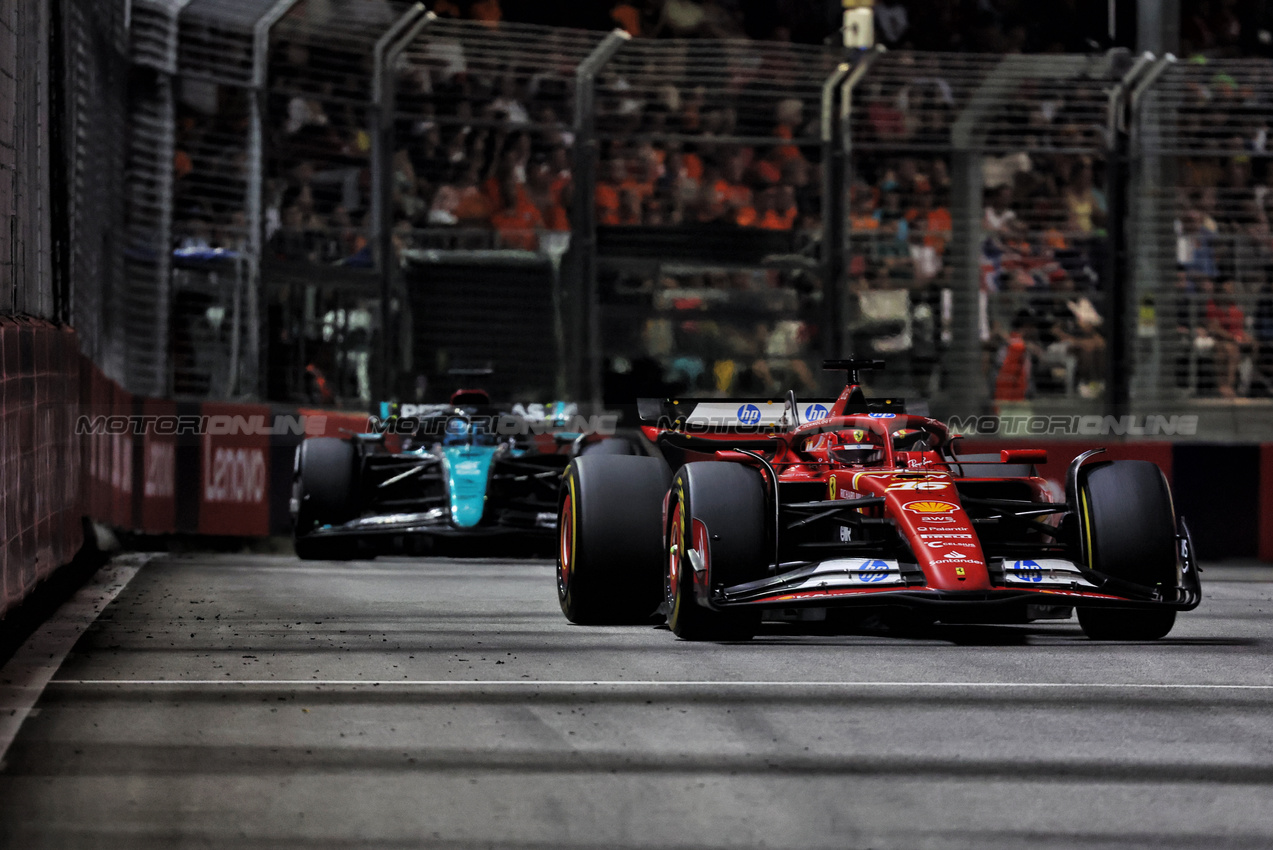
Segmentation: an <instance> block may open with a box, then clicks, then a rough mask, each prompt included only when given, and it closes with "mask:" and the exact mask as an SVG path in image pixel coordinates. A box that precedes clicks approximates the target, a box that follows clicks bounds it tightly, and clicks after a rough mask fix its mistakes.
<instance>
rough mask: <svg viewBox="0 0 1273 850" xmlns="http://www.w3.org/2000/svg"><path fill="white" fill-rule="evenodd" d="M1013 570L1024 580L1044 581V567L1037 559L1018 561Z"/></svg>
mask: <svg viewBox="0 0 1273 850" xmlns="http://www.w3.org/2000/svg"><path fill="white" fill-rule="evenodd" d="M1013 572H1015V573H1016V574H1017V578H1019V579H1021V580H1022V581H1036V582H1037V581H1043V569H1042V568H1041V567H1040V566H1039V564H1038V562H1036V561H1017V563H1016V566H1015V569H1014V570H1013Z"/></svg>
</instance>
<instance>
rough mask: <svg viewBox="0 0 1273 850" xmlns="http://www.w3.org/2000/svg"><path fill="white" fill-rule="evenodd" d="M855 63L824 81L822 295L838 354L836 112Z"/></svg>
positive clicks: (840, 201) (840, 242) (840, 232)
mask: <svg viewBox="0 0 1273 850" xmlns="http://www.w3.org/2000/svg"><path fill="white" fill-rule="evenodd" d="M852 67H853V66H852V65H851V64H849V63H848V62H844V63H841V64H840V66H839V67H838V68H836V69H835V71H833V72H832V74H831V76H829V77H827V80H826V82H825V83H823V84H822V160H823V163H824V165H823V169H822V298H823V302H822V303H823V306H824V308H825V309H826V310H827V315H829V316H830V317H831V319H830V323H831V327H830V328H828V331H829V332H828V333H825V334H823V354H824V355H825V356H826V357H828V358H835V357H839V356H840V354H841V353H842V349H843V346H844V342H843V339H842V334H843V327H842V325H843V316H842V311H841V304H840V301H841V299H842V298H843V292H844V271H845V268H846V263H845V244H844V227H845V220H846V216H845V214H844V194H845V187H846V186H847V185H848V184H847V183H846V182H845V179H844V175H845V168H846V160H847V158H846V156H845V144H846V142H845V138H844V134H845V131H846V127H845V125H844V122H843V121H842V120H841V116H840V115H839V114H838V113H837V112H836V102H837V100H839V98H837V97H836V94H837V93H838V92H839V89H840V86H841V85H842V84H843V83H844V80H845V78H846V77H848V76H849V71H850V70H851V69H852Z"/></svg>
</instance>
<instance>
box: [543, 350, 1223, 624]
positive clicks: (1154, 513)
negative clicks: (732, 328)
mask: <svg viewBox="0 0 1273 850" xmlns="http://www.w3.org/2000/svg"><path fill="white" fill-rule="evenodd" d="M882 366H883V364H882V363H879V362H876V361H854V360H842V361H827V362H826V363H824V367H825V368H828V369H843V370H845V371H847V373H848V380H847V385H846V387H845V389H844V391H843V392H842V393H841V394H840V397H839V398H837V399H835V400H834V401H830V400H827V401H805V402H800V403H797V401H796V399H795V396H794V394H788V397H787V399H786V400H784V401H772V400H757V399H751V400H747V399H739V400H732V401H722V400H711V401H694V400H680V401H658V400H651V399H643V400H641V402H640V412H641V416H642V419H643V420H645V421H646V422H651V421H653V422H654V423H655V424H651V425H646V426H643V429H644V431H645V433H646V436H647V437H649V438H650V439H651V440H653V441H654V442H655V443H656V445H658V446H659V447H660V448H661V449H662V450H663V453H664V456H665V457H667V458H670V459H674V460H676V461H677V462H678V463H679V462H681V461H688V462H684V463H683V465H680V466H679V469H678V470H677V471H676V473H675V474H674V475H673V474H672V473H671V469H672V468H673V467H670V466H669V465H668V463H667V462H665V461H664V460H663V459H660V458H654V457H613V456H602V457H584V458H578V459H576V460H574V461H572V462H571V463H570V465H569V467H568V468H567V471H566V475H565V476H564V478H563V481H562V487H561V493H560V499H559V504H560V512H559V521H558V528H559V534H560V547H559V554H558V565H557V566H558V569H557V595H558V599H559V601H560V602H561V608H562V611H563V612H564V613H565V615H566V617H567V618H568V619H569V620H571V621H572V622H575V623H590V624H606V623H625V622H641V621H648V618H649V617H650V616H651V615H653V614H654V613H655V612H656V611H661V612H662V613H664V614H666V616H667V621H668V625H669V626H670V627H671V629H672V631H673V632H675V633H676V634H677V635H678V636H680V637H682V638H686V639H689V640H721V639H745V638H748V637H750V636H752V635H753V634H754V633H755V632H756V631H757V630H758V628H759V626H760V623H761V621H762V619H782V620H804V621H810V620H812V621H821V622H823V623H824V626H823V628H826V627H827V625H825V624H826V623H828V621H829V623H830V624H831V625H834V623H836V622H839V621H842V622H845V623H851V622H853V621H854V617H853V615H854V614H861V613H868V612H873V613H877V614H886V615H891V616H896V617H898V618H899V619H901V620H902V621H909V622H917V623H933V622H944V623H1013V622H1016V623H1023V622H1028V621H1031V620H1034V619H1056V618H1069V617H1070V616H1071V614H1072V613H1073V609H1077V610H1078V620H1079V624H1080V625H1081V626H1082V628H1083V631H1084V632H1085V633H1086V634H1087V635H1088V636H1089V637H1092V638H1096V639H1113V640H1152V639H1156V638H1160V637H1162V636H1164V635H1166V634H1167V633H1168V632H1169V631H1170V630H1171V627H1172V625H1173V624H1174V622H1175V618H1176V612H1177V611H1186V610H1190V609H1192V608H1194V607H1196V606H1197V605H1198V603H1199V601H1200V600H1201V596H1202V594H1201V585H1200V582H1199V579H1198V568H1197V565H1196V563H1195V560H1194V555H1193V545H1192V542H1191V541H1190V538H1189V532H1188V529H1187V527H1186V526H1185V523H1184V520H1183V519H1179V520H1178V519H1177V517H1176V516H1175V512H1174V509H1173V507H1172V500H1171V492H1170V490H1169V488H1168V486H1167V482H1166V480H1165V479H1164V477H1163V475H1162V473H1161V472H1160V471H1159V469H1158V467H1157V466H1155V465H1154V464H1152V463H1148V462H1144V461H1114V462H1109V461H1101V460H1100V459H1099V451H1100V450H1098V451H1094V452H1085V453H1084V454H1082V455H1080V456H1079V457H1077V458H1075V459H1074V461H1073V462H1072V463H1071V464H1070V467H1069V472H1068V475H1067V477H1066V483H1065V501H1064V502H1058V501H1055V499H1054V497H1053V495H1052V491H1051V490H1050V489H1049V486H1048V482H1046V481H1045V480H1044V479H1042V478H1040V477H1037V476H1036V474H1035V469H1034V466H1033V464H1035V463H1041V462H1043V461H1045V460H1046V458H1045V456H1044V453H1043V452H1042V451H1039V450H1022V449H1010V450H1005V451H1003V452H1001V453H999V454H996V455H989V456H987V455H977V456H969V455H964V456H961V455H959V454H957V452H956V451H955V448H956V446H957V443H956V442H955V440H953V439H952V438H951V436H950V434H949V432H948V431H947V429H946V427H945V426H944V425H943V424H941V423H940V422H938V421H936V420H933V419H929V418H926V417H922V416H914V415H908V414H906V413H905V410H904V406H903V405H902V403H901V402H900V401H899V400H894V399H883V400H872V399H867V398H865V396H864V395H863V392H862V389H861V387H860V386H859V384H858V377H857V375H858V370H860V369H865V368H881V367H882Z"/></svg>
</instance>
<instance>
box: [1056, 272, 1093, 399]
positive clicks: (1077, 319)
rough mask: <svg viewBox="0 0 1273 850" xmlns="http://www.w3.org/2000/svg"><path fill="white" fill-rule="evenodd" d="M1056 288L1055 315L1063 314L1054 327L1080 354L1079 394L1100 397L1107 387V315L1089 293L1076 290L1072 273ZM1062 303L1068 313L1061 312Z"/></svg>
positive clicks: (1075, 355)
mask: <svg viewBox="0 0 1273 850" xmlns="http://www.w3.org/2000/svg"><path fill="white" fill-rule="evenodd" d="M1052 289H1053V291H1054V292H1055V293H1056V296H1055V299H1056V300H1055V301H1054V302H1053V303H1054V304H1055V309H1056V312H1055V313H1054V315H1056V316H1058V317H1059V318H1058V321H1057V323H1056V325H1055V326H1054V331H1055V334H1056V337H1057V339H1058V340H1060V341H1061V342H1064V343H1065V344H1066V346H1067V348H1068V349H1069V351H1070V352H1071V353H1072V354H1073V355H1074V357H1075V358H1076V368H1075V380H1076V381H1077V382H1078V391H1079V395H1081V396H1083V397H1084V398H1098V397H1099V396H1100V395H1101V393H1102V392H1104V390H1105V380H1104V376H1105V337H1104V336H1102V335H1101V331H1100V328H1101V325H1102V324H1104V318H1103V317H1102V316H1101V314H1100V313H1099V312H1097V310H1096V306H1095V305H1094V304H1092V302H1091V300H1090V299H1088V298H1087V296H1085V295H1083V294H1081V293H1076V292H1075V291H1074V279H1073V278H1071V277H1070V276H1069V275H1064V276H1062V277H1060V278H1058V279H1057V280H1056V281H1054V282H1053V283H1052ZM1062 305H1064V309H1065V310H1066V312H1065V313H1062V312H1060V311H1061V306H1062Z"/></svg>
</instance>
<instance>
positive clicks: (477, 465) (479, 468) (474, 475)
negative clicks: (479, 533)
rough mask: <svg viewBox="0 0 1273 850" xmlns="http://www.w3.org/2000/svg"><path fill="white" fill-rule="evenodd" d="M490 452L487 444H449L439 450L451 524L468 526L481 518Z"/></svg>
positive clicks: (488, 473)
mask: <svg viewBox="0 0 1273 850" xmlns="http://www.w3.org/2000/svg"><path fill="white" fill-rule="evenodd" d="M494 455H495V450H494V449H493V448H490V447H487V446H451V447H447V448H445V449H443V450H442V461H443V463H444V464H446V483H447V495H448V496H449V497H450V500H451V522H452V523H453V524H454V525H456V526H458V527H460V528H472V527H474V526H475V525H477V524H478V523H480V522H481V521H482V514H483V512H484V511H485V509H486V484H487V480H488V479H489V477H490V471H491V459H492V457H493V456H494Z"/></svg>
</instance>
